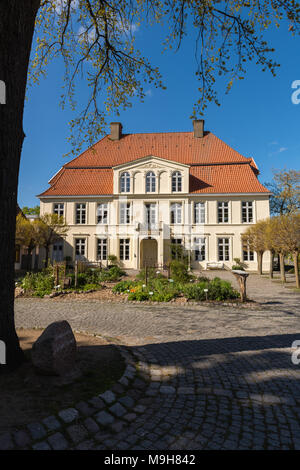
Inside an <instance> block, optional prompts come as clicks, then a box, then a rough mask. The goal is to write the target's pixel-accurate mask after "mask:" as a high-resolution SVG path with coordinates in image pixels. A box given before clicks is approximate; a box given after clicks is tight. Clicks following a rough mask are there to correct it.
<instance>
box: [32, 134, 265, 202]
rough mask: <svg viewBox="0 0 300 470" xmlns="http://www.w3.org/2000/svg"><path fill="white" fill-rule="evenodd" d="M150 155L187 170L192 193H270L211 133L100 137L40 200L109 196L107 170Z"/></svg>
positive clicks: (250, 165)
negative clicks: (201, 136)
mask: <svg viewBox="0 0 300 470" xmlns="http://www.w3.org/2000/svg"><path fill="white" fill-rule="evenodd" d="M149 155H153V156H155V157H160V158H164V159H166V160H171V161H174V162H178V163H185V164H187V165H190V192H191V193H251V192H265V193H266V192H267V193H268V192H269V191H268V190H267V189H266V188H265V187H264V186H263V185H262V184H260V183H259V181H258V179H257V174H258V169H257V166H256V164H255V162H254V160H253V159H252V158H245V157H243V156H242V155H241V154H239V153H238V152H236V151H235V150H233V149H232V148H231V147H229V146H228V145H227V144H225V143H224V142H223V141H222V140H220V139H219V138H218V137H216V136H215V135H214V134H212V133H211V132H206V133H205V135H204V137H203V138H195V137H194V134H193V132H170V133H157V134H128V135H122V138H121V139H120V140H118V141H112V140H111V139H110V138H109V136H105V137H104V138H103V139H101V140H100V141H99V142H97V143H96V144H95V145H94V146H93V147H91V148H89V149H88V150H86V151H85V152H83V153H82V154H81V155H79V156H78V157H76V158H75V159H73V160H71V161H70V162H69V163H67V164H66V165H64V166H63V167H62V169H61V170H60V171H59V172H58V173H57V174H56V175H54V177H53V178H52V179H51V180H50V181H49V183H50V185H51V187H50V188H49V189H47V190H46V191H45V192H43V193H42V194H40V197H42V196H76V195H78V196H83V195H101V194H103V195H106V194H112V193H113V170H112V167H114V166H116V165H120V164H122V163H128V162H131V161H134V160H137V159H139V158H143V157H146V156H149Z"/></svg>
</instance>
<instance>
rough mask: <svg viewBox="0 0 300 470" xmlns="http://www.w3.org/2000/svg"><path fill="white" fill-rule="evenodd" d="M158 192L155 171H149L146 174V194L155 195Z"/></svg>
mask: <svg viewBox="0 0 300 470" xmlns="http://www.w3.org/2000/svg"><path fill="white" fill-rule="evenodd" d="M155 190H156V178H155V174H154V172H153V171H149V172H148V173H147V174H146V193H155Z"/></svg>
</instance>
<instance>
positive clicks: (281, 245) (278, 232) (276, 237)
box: [270, 215, 288, 282]
mask: <svg viewBox="0 0 300 470" xmlns="http://www.w3.org/2000/svg"><path fill="white" fill-rule="evenodd" d="M284 217H285V216H283V215H281V216H277V217H273V219H272V227H271V232H270V237H271V238H272V246H273V248H274V250H275V251H276V253H278V255H279V264H280V277H281V280H282V282H286V276H285V267H284V258H285V256H286V254H287V253H288V248H287V246H286V243H285V237H286V235H287V234H286V226H285V224H284V223H283V222H284Z"/></svg>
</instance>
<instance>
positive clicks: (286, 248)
mask: <svg viewBox="0 0 300 470" xmlns="http://www.w3.org/2000/svg"><path fill="white" fill-rule="evenodd" d="M276 222H277V223H276V227H275V230H276V231H274V237H275V240H276V243H278V247H279V248H281V250H282V252H284V253H291V254H292V256H293V260H294V268H295V276H296V286H297V287H298V288H300V283H299V251H300V214H289V215H284V216H281V217H278V218H277V221H276ZM284 279H285V273H284Z"/></svg>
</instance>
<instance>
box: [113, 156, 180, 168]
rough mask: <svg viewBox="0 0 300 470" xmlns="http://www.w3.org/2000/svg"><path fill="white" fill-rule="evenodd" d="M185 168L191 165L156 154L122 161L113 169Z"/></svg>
mask: <svg viewBox="0 0 300 470" xmlns="http://www.w3.org/2000/svg"><path fill="white" fill-rule="evenodd" d="M177 168H178V169H181V170H183V169H185V168H189V165H185V164H184V163H178V162H175V161H173V160H167V159H164V158H160V157H156V156H155V155H148V156H146V157H143V158H138V159H136V160H132V161H131V162H127V163H122V164H121V165H117V166H115V167H113V170H123V171H125V170H126V169H128V170H143V171H144V170H147V169H149V170H150V169H153V170H156V169H157V170H168V169H170V170H174V169H177Z"/></svg>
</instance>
